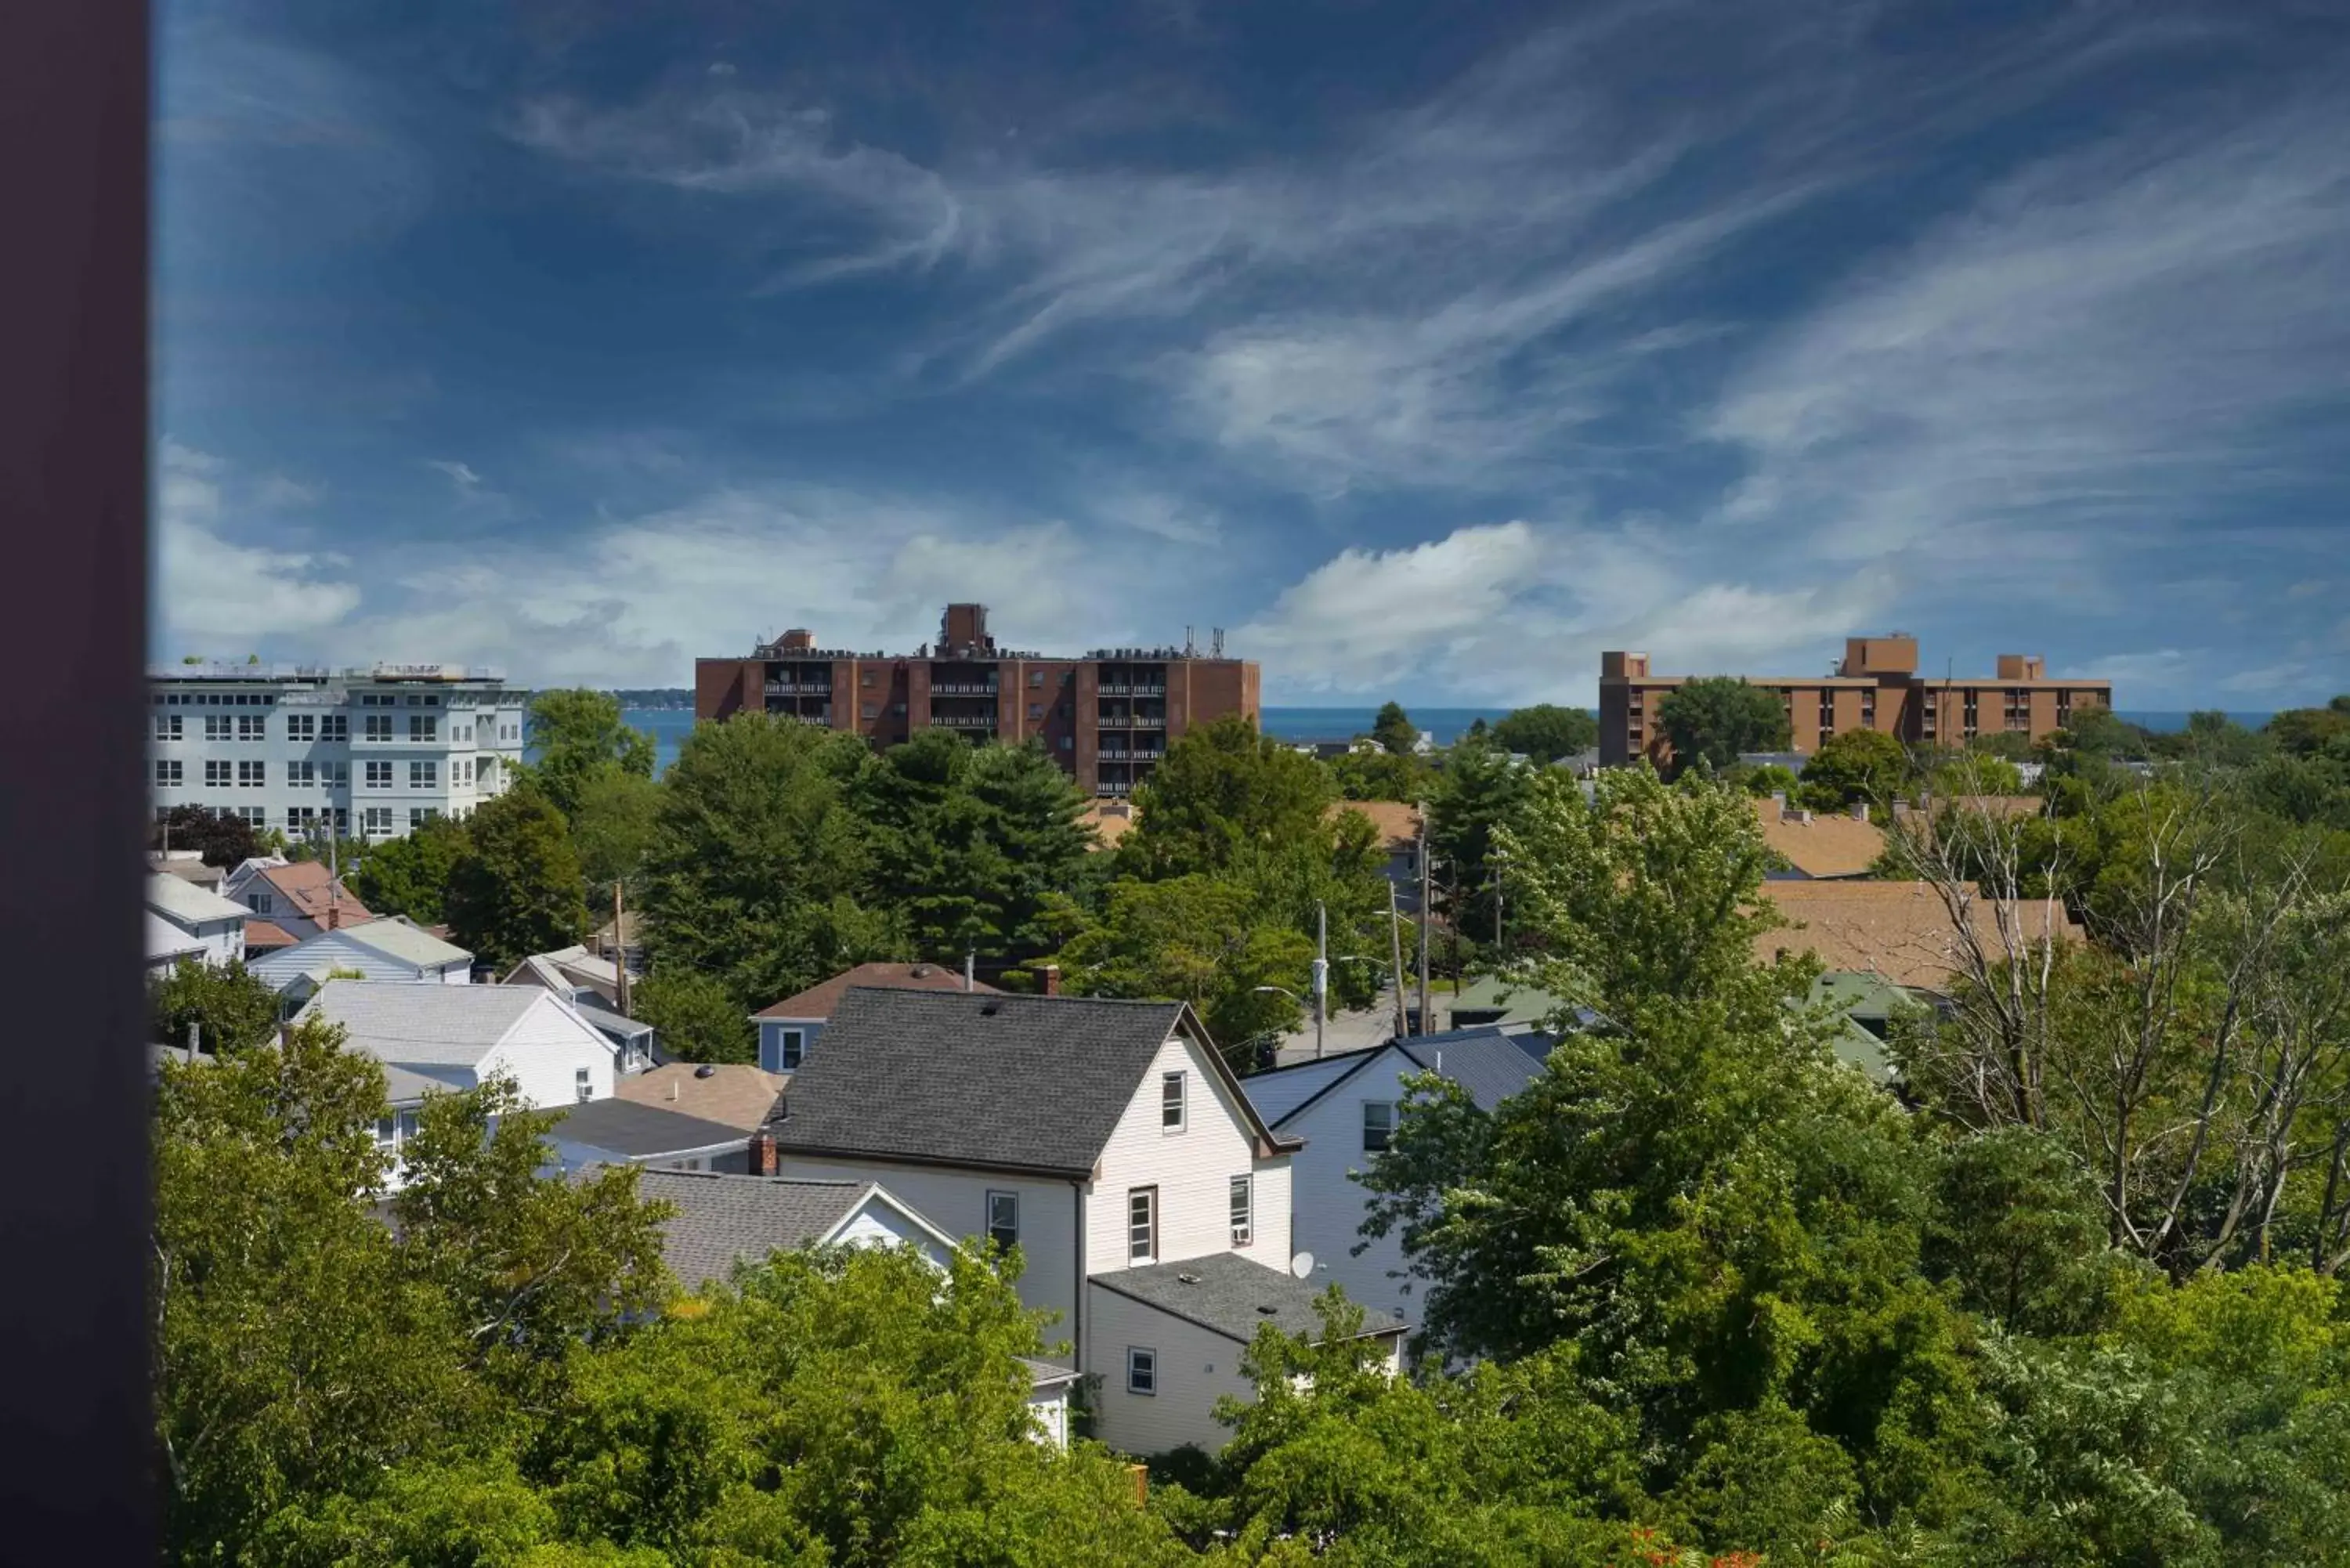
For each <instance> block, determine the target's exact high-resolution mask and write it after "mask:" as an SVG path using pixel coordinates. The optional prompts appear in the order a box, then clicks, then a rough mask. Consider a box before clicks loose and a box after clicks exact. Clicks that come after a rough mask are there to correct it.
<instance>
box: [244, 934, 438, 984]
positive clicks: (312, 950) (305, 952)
mask: <svg viewBox="0 0 2350 1568" xmlns="http://www.w3.org/2000/svg"><path fill="white" fill-rule="evenodd" d="M246 967H247V968H248V969H250V970H251V971H253V972H254V973H255V974H257V975H259V976H260V977H261V978H262V979H263V980H265V981H267V982H268V983H269V985H270V987H271V989H273V990H276V991H284V990H285V989H286V987H287V986H289V985H291V984H293V983H294V982H295V981H297V980H299V979H301V978H302V977H303V976H304V975H306V974H308V973H309V972H310V971H312V970H321V971H323V970H329V969H342V970H352V971H357V972H358V973H359V974H361V975H364V976H366V977H367V978H368V979H369V980H391V981H420V980H421V981H429V982H431V983H433V984H438V983H440V981H441V976H439V975H438V974H420V973H419V972H418V971H417V968H416V966H415V965H414V964H411V963H408V962H405V961H401V960H400V959H396V958H390V957H387V956H386V955H384V954H382V953H380V952H378V951H377V950H375V949H373V948H370V947H364V946H362V945H360V944H359V943H358V942H355V941H353V940H350V937H349V935H348V933H346V932H343V931H325V932H321V933H320V934H319V935H317V936H316V937H313V938H311V939H310V940H308V941H306V942H298V943H296V945H294V946H293V947H290V948H280V949H279V950H277V951H276V952H274V953H265V954H263V955H262V956H261V957H260V958H257V959H255V960H253V961H251V962H250V963H249V964H247V965H246Z"/></svg>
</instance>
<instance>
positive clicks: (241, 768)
mask: <svg viewBox="0 0 2350 1568" xmlns="http://www.w3.org/2000/svg"><path fill="white" fill-rule="evenodd" d="M268 782H269V764H268V763H237V764H236V787H237V788H239V789H260V788H262V787H263V786H264V785H265V784H268Z"/></svg>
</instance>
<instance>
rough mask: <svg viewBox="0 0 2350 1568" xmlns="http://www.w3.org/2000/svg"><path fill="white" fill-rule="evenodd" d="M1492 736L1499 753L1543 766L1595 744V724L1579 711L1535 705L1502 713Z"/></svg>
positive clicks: (1587, 749) (1597, 739) (1578, 709)
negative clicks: (1529, 758) (1508, 753)
mask: <svg viewBox="0 0 2350 1568" xmlns="http://www.w3.org/2000/svg"><path fill="white" fill-rule="evenodd" d="M1492 740H1493V743H1494V744H1495V745H1497V746H1499V747H1501V748H1502V750H1503V751H1505V752H1514V753H1519V754H1521V755H1523V756H1528V757H1532V758H1533V759H1534V761H1535V762H1537V763H1545V764H1547V763H1555V762H1556V761H1558V759H1559V758H1561V757H1571V756H1574V755H1575V754H1576V753H1580V752H1587V751H1589V750H1591V749H1592V748H1593V747H1595V746H1596V745H1597V744H1599V721H1598V720H1596V719H1595V718H1593V717H1592V716H1591V714H1590V713H1589V712H1587V711H1585V710H1584V709H1581V708H1561V707H1559V706H1557V705H1556V704H1555V703H1551V702H1537V703H1535V704H1534V706H1533V707H1531V708H1518V709H1513V711H1510V712H1509V713H1507V714H1505V715H1504V716H1503V719H1502V722H1500V723H1498V724H1495V725H1494V726H1493V728H1492Z"/></svg>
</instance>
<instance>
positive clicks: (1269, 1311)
mask: <svg viewBox="0 0 2350 1568" xmlns="http://www.w3.org/2000/svg"><path fill="white" fill-rule="evenodd" d="M1256 1310H1257V1312H1258V1314H1260V1315H1262V1316H1264V1317H1271V1316H1273V1314H1275V1313H1277V1312H1279V1311H1280V1310H1281V1309H1280V1308H1279V1307H1270V1306H1259V1307H1258V1308H1257V1309H1256Z"/></svg>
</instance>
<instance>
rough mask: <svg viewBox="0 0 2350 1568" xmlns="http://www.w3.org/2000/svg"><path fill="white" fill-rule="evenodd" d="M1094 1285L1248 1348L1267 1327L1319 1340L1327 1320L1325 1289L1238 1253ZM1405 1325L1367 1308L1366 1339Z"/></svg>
mask: <svg viewBox="0 0 2350 1568" xmlns="http://www.w3.org/2000/svg"><path fill="white" fill-rule="evenodd" d="M1092 1282H1093V1283H1095V1284H1097V1285H1099V1286H1101V1287H1102V1288H1103V1289H1104V1290H1109V1291H1116V1292H1117V1293H1118V1294H1120V1295H1122V1296H1127V1297H1129V1298H1131V1299H1133V1300H1135V1301H1139V1302H1140V1303H1143V1304H1144V1305H1145V1306H1152V1307H1157V1308H1158V1309H1159V1311H1160V1312H1163V1313H1166V1314H1168V1315H1169V1316H1170V1317H1180V1318H1181V1319H1182V1320H1183V1321H1184V1322H1186V1323H1191V1324H1198V1325H1199V1326H1200V1327H1201V1328H1204V1329H1207V1330H1209V1331H1211V1333H1215V1334H1222V1335H1223V1336H1224V1337H1225V1338H1227V1339H1236V1340H1239V1341H1240V1342H1241V1343H1242V1344H1243V1345H1246V1344H1248V1343H1249V1342H1250V1341H1251V1340H1253V1339H1254V1338H1256V1331H1257V1330H1258V1329H1259V1328H1260V1327H1262V1326H1263V1324H1268V1323H1269V1324H1273V1325H1274V1327H1275V1328H1278V1329H1279V1330H1281V1332H1282V1333H1284V1334H1312V1335H1314V1336H1315V1337H1316V1338H1319V1337H1320V1335H1321V1333H1322V1316H1321V1314H1319V1313H1317V1312H1315V1310H1314V1303H1315V1300H1316V1299H1317V1298H1319V1297H1320V1296H1321V1294H1322V1290H1321V1288H1320V1287H1318V1286H1315V1285H1313V1284H1309V1283H1307V1282H1305V1281H1304V1280H1301V1279H1297V1278H1295V1276H1293V1275H1291V1274H1288V1273H1286V1272H1283V1271H1281V1270H1279V1269H1268V1268H1266V1267H1265V1266H1264V1265H1263V1263H1253V1262H1249V1260H1248V1259H1246V1258H1243V1257H1242V1256H1241V1255H1240V1254H1239V1253H1238V1252H1211V1253H1209V1254H1208V1255H1207V1256H1206V1257H1204V1258H1186V1259H1184V1260H1183V1261H1182V1262H1178V1263H1153V1264H1151V1265H1150V1266H1149V1268H1145V1269H1118V1270H1116V1271H1113V1272H1109V1273H1106V1274H1096V1275H1094V1276H1093V1279H1092ZM1405 1326H1406V1325H1405V1324H1404V1321H1403V1319H1401V1318H1399V1317H1396V1316H1394V1315H1393V1314H1388V1313H1383V1312H1374V1311H1372V1310H1370V1309H1369V1308H1365V1309H1364V1311H1363V1327H1362V1332H1363V1334H1394V1333H1397V1332H1399V1331H1400V1330H1402V1329H1403V1328H1404V1327H1405Z"/></svg>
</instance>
